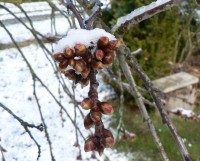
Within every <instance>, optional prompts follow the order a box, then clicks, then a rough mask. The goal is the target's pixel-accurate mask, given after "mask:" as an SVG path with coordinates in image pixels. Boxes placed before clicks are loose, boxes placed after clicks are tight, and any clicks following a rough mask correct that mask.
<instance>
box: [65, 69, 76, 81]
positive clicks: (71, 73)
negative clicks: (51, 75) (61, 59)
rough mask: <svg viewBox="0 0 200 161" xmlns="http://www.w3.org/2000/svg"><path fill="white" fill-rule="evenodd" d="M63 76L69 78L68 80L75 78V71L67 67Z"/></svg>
mask: <svg viewBox="0 0 200 161" xmlns="http://www.w3.org/2000/svg"><path fill="white" fill-rule="evenodd" d="M65 76H66V77H67V78H68V79H69V80H75V78H76V73H75V70H73V69H69V70H67V71H66V72H65Z"/></svg>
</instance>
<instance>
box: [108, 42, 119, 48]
mask: <svg viewBox="0 0 200 161" xmlns="http://www.w3.org/2000/svg"><path fill="white" fill-rule="evenodd" d="M120 46H121V41H119V40H111V41H109V44H108V47H109V48H111V49H115V48H118V47H120Z"/></svg>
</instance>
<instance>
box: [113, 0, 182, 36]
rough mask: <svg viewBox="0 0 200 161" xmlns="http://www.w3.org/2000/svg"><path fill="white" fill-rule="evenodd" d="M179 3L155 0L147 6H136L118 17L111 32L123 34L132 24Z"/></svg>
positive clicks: (173, 0)
mask: <svg viewBox="0 0 200 161" xmlns="http://www.w3.org/2000/svg"><path fill="white" fill-rule="evenodd" d="M179 3H180V0H157V1H155V2H152V3H151V4H149V5H147V6H143V7H141V8H138V9H136V10H134V11H132V12H131V13H130V14H128V15H126V16H123V17H120V18H119V19H118V20H117V23H116V24H115V25H114V27H113V28H112V32H115V33H117V34H119V35H123V34H124V33H125V32H126V31H128V29H129V28H130V27H131V26H132V25H134V24H138V23H140V22H141V21H143V20H146V19H148V18H150V17H152V16H154V15H156V14H158V13H160V12H163V11H166V10H168V9H170V8H172V7H174V6H177V5H178V4H179Z"/></svg>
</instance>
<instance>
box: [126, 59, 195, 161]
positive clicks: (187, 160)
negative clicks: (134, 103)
mask: <svg viewBox="0 0 200 161" xmlns="http://www.w3.org/2000/svg"><path fill="white" fill-rule="evenodd" d="M123 57H124V55H123ZM129 65H130V67H131V68H132V70H134V71H135V72H137V74H138V75H139V76H140V78H141V80H142V81H143V83H144V85H145V86H146V88H147V90H148V91H149V93H150V94H151V96H152V98H153V100H154V102H155V104H156V107H157V109H158V111H159V112H160V115H161V118H162V120H163V123H166V125H167V126H168V128H169V130H170V132H171V134H172V136H173V138H174V139H175V141H176V143H177V145H178V147H179V151H180V153H181V154H182V157H183V159H184V160H185V161H192V158H191V156H190V154H189V152H188V150H187V148H186V147H185V145H184V143H183V140H182V139H181V137H180V135H179V134H178V132H177V129H176V127H175V126H174V124H173V123H172V121H171V120H170V118H169V117H168V115H167V113H166V111H165V110H164V106H163V103H162V101H161V99H160V97H159V95H158V94H157V93H156V91H155V90H154V86H153V83H152V82H151V80H150V79H149V77H148V76H147V75H146V73H145V72H144V71H143V69H142V68H141V67H140V65H139V64H138V62H137V60H136V59H135V58H133V57H132V58H131V59H129Z"/></svg>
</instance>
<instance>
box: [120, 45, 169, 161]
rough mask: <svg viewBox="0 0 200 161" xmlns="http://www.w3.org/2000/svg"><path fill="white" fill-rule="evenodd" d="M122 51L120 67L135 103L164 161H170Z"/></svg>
mask: <svg viewBox="0 0 200 161" xmlns="http://www.w3.org/2000/svg"><path fill="white" fill-rule="evenodd" d="M120 49H121V50H120ZM120 49H119V50H118V59H119V63H120V66H121V68H122V71H123V73H124V75H125V77H126V79H127V80H128V82H129V84H130V87H131V91H132V94H133V96H134V98H135V101H136V103H137V105H138V107H139V109H140V112H141V114H142V116H143V119H144V121H145V122H146V123H147V125H148V127H149V130H150V132H151V134H152V136H153V138H154V141H155V143H156V145H157V147H158V149H159V151H160V154H161V156H162V159H163V160H164V161H168V160H169V159H168V157H167V154H166V152H165V150H164V148H163V146H162V143H161V142H160V139H159V137H158V135H157V133H156V130H155V127H154V125H153V123H152V121H151V118H150V117H149V115H148V112H147V110H146V107H145V105H144V103H143V100H142V96H141V94H140V92H139V91H138V89H137V86H136V84H135V81H134V79H133V77H132V75H131V72H130V69H129V67H128V64H127V63H126V60H125V57H124V55H123V53H124V51H123V48H120Z"/></svg>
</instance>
